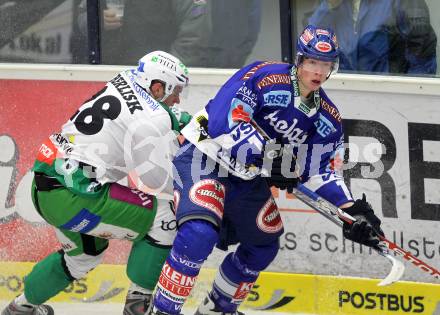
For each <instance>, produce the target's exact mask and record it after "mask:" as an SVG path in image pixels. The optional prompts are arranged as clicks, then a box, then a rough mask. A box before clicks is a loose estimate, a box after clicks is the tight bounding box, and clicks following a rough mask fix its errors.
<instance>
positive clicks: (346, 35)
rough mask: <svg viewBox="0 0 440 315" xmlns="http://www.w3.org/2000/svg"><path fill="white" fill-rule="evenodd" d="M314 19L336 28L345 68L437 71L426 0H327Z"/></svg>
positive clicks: (311, 18)
mask: <svg viewBox="0 0 440 315" xmlns="http://www.w3.org/2000/svg"><path fill="white" fill-rule="evenodd" d="M309 23H310V24H314V25H318V26H320V27H330V28H333V29H334V30H335V32H336V34H337V36H338V41H339V45H340V50H341V54H340V66H339V69H340V70H341V71H342V72H376V73H405V74H416V75H417V74H435V73H436V70H437V62H436V45H437V36H436V34H435V33H434V30H433V28H432V26H431V24H430V19H429V10H428V7H427V5H426V3H425V1H424V0H324V1H322V2H321V4H320V5H319V7H318V8H317V9H316V11H315V12H314V13H313V15H312V16H311V17H310V19H309Z"/></svg>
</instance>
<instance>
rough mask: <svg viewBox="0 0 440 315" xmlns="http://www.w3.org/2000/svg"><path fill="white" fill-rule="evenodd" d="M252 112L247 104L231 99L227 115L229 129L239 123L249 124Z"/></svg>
mask: <svg viewBox="0 0 440 315" xmlns="http://www.w3.org/2000/svg"><path fill="white" fill-rule="evenodd" d="M253 112H254V110H253V109H252V107H251V106H250V105H249V104H246V103H245V102H243V101H242V100H240V99H238V98H234V99H232V102H231V108H230V109H229V113H228V123H229V128H232V127H233V126H235V125H236V124H237V123H239V122H250V120H251V115H252V113H253Z"/></svg>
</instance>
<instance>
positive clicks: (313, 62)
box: [299, 58, 339, 76]
mask: <svg viewBox="0 0 440 315" xmlns="http://www.w3.org/2000/svg"><path fill="white" fill-rule="evenodd" d="M299 67H302V68H303V69H304V70H305V71H309V72H313V73H318V74H323V75H325V76H329V75H330V74H335V73H336V72H338V68H339V60H338V59H337V60H336V61H324V60H318V59H313V58H303V60H302V61H301V62H300V63H299Z"/></svg>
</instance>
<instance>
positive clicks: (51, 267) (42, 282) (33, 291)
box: [24, 252, 74, 305]
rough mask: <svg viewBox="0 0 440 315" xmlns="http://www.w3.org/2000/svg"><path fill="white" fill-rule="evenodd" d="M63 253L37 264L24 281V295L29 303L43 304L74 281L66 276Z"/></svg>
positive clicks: (52, 255) (57, 253)
mask: <svg viewBox="0 0 440 315" xmlns="http://www.w3.org/2000/svg"><path fill="white" fill-rule="evenodd" d="M64 264H65V263H64V259H63V253H60V252H56V253H52V254H50V255H49V256H47V257H46V258H44V259H43V260H42V261H40V262H39V263H37V264H36V265H35V266H34V268H33V269H32V271H31V273H30V274H28V275H27V276H26V277H25V279H24V294H25V296H26V299H27V301H28V302H29V303H31V304H34V305H39V304H43V303H44V302H46V301H47V300H49V299H50V298H51V297H53V296H55V295H57V294H58V293H59V292H60V291H61V290H63V289H65V288H66V287H67V286H68V285H69V284H70V283H71V282H72V281H73V280H74V279H73V278H72V277H71V276H70V275H67V274H66V271H65V269H64V268H65V267H63V265H64Z"/></svg>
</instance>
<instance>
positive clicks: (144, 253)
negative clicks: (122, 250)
mask: <svg viewBox="0 0 440 315" xmlns="http://www.w3.org/2000/svg"><path fill="white" fill-rule="evenodd" d="M170 248H171V246H158V245H155V244H153V243H151V242H150V241H148V240H141V241H138V242H135V243H133V246H132V248H131V252H130V257H129V258H128V263H127V275H128V278H129V279H130V280H131V281H132V282H133V283H135V284H137V285H138V286H140V287H142V288H144V289H148V290H154V287H155V286H156V283H157V279H158V278H159V275H160V272H161V270H162V266H163V263H164V261H165V259H166V258H167V256H168V254H169V252H170Z"/></svg>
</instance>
